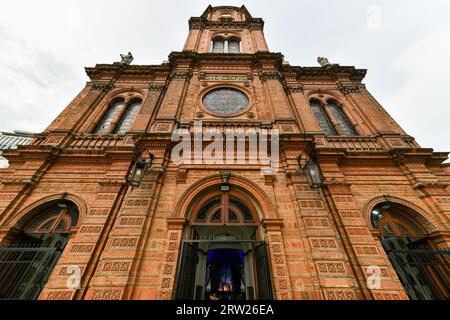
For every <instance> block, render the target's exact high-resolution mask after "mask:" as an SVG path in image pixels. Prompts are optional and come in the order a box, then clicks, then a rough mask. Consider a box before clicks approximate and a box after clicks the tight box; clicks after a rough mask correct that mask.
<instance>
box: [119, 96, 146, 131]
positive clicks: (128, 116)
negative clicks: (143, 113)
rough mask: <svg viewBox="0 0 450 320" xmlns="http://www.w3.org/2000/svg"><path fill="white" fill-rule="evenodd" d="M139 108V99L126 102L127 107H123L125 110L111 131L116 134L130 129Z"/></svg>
mask: <svg viewBox="0 0 450 320" xmlns="http://www.w3.org/2000/svg"><path fill="white" fill-rule="evenodd" d="M140 108H141V101H140V100H137V101H134V102H131V103H130V104H128V106H127V108H126V109H125V112H124V113H123V115H122V117H121V118H120V121H119V123H118V124H117V126H116V127H115V128H114V131H113V133H117V134H125V133H127V131H128V130H130V129H131V126H132V125H133V122H134V119H135V118H136V116H137V114H138V112H139V109H140Z"/></svg>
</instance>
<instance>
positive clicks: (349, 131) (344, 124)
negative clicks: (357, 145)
mask: <svg viewBox="0 0 450 320" xmlns="http://www.w3.org/2000/svg"><path fill="white" fill-rule="evenodd" d="M327 107H328V108H329V109H330V111H331V114H332V115H333V117H334V119H336V121H337V122H338V123H339V125H340V126H341V129H342V131H343V132H344V133H345V135H347V136H355V135H356V131H355V129H353V126H352V124H351V123H350V121H349V120H348V118H347V116H346V115H345V113H344V111H343V110H342V108H340V107H339V106H337V105H336V104H335V103H334V102H332V101H328V104H327Z"/></svg>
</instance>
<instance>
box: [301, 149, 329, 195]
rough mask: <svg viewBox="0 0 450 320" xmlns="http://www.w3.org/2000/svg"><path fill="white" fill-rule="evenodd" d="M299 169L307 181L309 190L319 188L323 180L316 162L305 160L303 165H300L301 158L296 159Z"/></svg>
mask: <svg viewBox="0 0 450 320" xmlns="http://www.w3.org/2000/svg"><path fill="white" fill-rule="evenodd" d="M297 160H298V163H299V166H300V168H301V169H302V170H303V172H304V173H305V176H306V179H307V180H308V183H309V186H310V187H311V188H315V189H317V188H321V187H322V186H323V183H324V178H323V176H322V172H321V171H320V166H319V164H318V163H317V162H316V161H313V160H307V161H306V162H305V163H304V164H303V165H302V163H301V158H300V157H298V158H297Z"/></svg>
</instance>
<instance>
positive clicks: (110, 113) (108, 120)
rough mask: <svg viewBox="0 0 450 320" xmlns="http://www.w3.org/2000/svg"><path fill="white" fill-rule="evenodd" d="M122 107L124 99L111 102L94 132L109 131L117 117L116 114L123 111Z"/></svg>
mask: <svg viewBox="0 0 450 320" xmlns="http://www.w3.org/2000/svg"><path fill="white" fill-rule="evenodd" d="M124 108H125V104H124V100H122V99H121V100H118V101H115V102H113V103H112V104H111V105H110V107H109V108H108V110H107V111H106V112H105V114H104V115H103V117H102V119H101V120H100V122H99V123H98V125H97V127H96V128H95V130H94V134H105V133H110V130H111V127H112V124H113V122H114V120H115V119H116V118H117V116H118V114H119V113H120V112H121V111H123V109H124Z"/></svg>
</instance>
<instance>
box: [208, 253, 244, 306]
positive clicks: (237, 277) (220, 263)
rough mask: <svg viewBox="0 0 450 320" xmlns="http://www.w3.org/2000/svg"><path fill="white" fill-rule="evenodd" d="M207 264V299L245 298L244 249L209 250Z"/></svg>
mask: <svg viewBox="0 0 450 320" xmlns="http://www.w3.org/2000/svg"><path fill="white" fill-rule="evenodd" d="M206 264H207V266H206V290H205V300H245V272H244V253H243V252H242V250H237V249H214V250H209V251H208V257H207V262H206Z"/></svg>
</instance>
